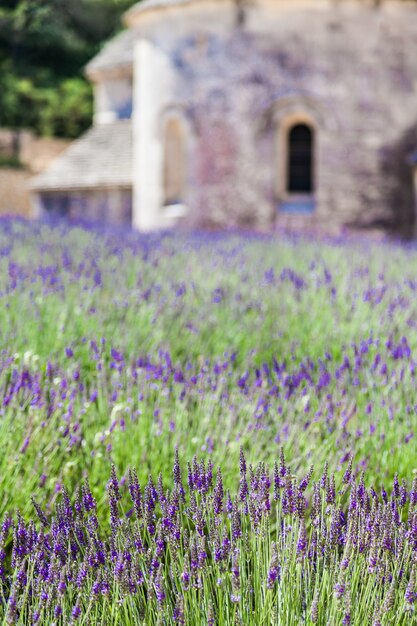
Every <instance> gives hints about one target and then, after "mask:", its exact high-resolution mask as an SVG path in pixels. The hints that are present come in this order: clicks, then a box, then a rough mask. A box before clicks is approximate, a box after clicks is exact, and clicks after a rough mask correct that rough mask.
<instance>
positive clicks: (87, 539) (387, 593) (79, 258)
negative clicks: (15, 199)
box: [0, 221, 417, 626]
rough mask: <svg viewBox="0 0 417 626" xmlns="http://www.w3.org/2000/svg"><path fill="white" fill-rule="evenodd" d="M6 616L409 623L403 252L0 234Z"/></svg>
mask: <svg viewBox="0 0 417 626" xmlns="http://www.w3.org/2000/svg"><path fill="white" fill-rule="evenodd" d="M0 266H1V272H0V341H1V345H0V394H1V409H0V411H1V419H0V429H1V431H0V489H1V499H0V507H1V512H0V513H1V515H2V519H3V521H2V527H1V530H0V544H1V545H0V623H1V624H7V625H8V624H22V625H23V624H24V625H29V624H39V625H41V624H42V625H43V624H45V625H46V624H48V625H49V624H51V625H52V624H56V625H57V626H58V625H67V624H84V625H87V624H88V625H91V626H93V625H96V624H102V625H103V626H113V625H119V624H120V625H124V624H126V625H133V624H141V625H142V624H143V625H165V624H166V625H171V624H186V625H189V626H200V625H207V626H217V625H218V626H225V625H230V626H235V625H236V624H240V625H242V626H246V625H249V626H263V625H265V626H268V625H273V624H274V625H278V624H279V625H283V626H287V625H288V626H298V625H301V624H306V625H310V624H319V625H321V626H335V625H350V624H351V625H355V626H362V625H367V624H369V625H372V626H379V625H381V626H382V625H391V624H392V625H408V624H417V613H416V609H417V578H416V574H417V572H416V567H417V460H416V447H415V434H416V430H417V419H416V411H417V394H416V382H417V335H416V325H417V279H416V274H417V249H414V248H413V247H411V246H408V247H406V246H400V245H399V244H382V243H379V244H378V243H370V242H369V241H364V242H361V241H355V242H349V241H320V242H314V241H309V240H306V239H299V240H297V239H289V238H284V237H280V238H278V237H267V236H261V235H252V236H249V235H246V236H243V235H238V234H224V235H214V234H204V235H203V234H195V235H182V234H178V233H177V234H176V235H175V236H174V235H151V236H150V235H148V236H146V237H145V236H139V235H138V234H135V233H132V232H122V231H120V232H114V231H113V232H110V231H106V230H102V231H98V230H89V229H83V228H78V227H72V228H71V227H69V226H64V225H59V224H58V225H49V226H48V225H39V224H30V225H29V224H26V223H24V222H19V221H14V222H13V221H3V222H1V223H0Z"/></svg>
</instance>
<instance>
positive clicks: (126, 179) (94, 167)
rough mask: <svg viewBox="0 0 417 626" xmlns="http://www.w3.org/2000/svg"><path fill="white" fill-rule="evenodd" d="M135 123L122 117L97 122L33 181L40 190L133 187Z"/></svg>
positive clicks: (32, 186)
mask: <svg viewBox="0 0 417 626" xmlns="http://www.w3.org/2000/svg"><path fill="white" fill-rule="evenodd" d="M132 147H133V137H132V124H131V121H130V120H121V121H117V122H112V123H109V124H97V125H96V126H93V127H92V128H90V130H89V131H87V132H86V133H85V135H83V136H82V137H81V138H80V139H77V140H76V141H74V143H73V144H71V146H70V147H69V148H68V150H66V151H65V152H64V153H63V154H62V155H61V156H60V157H58V158H57V159H56V161H54V162H53V163H52V165H51V167H50V168H49V169H47V170H46V172H44V173H43V174H41V175H40V176H36V178H33V179H32V181H31V188H32V189H34V190H38V191H53V190H55V191H59V190H63V191H64V190H69V189H93V188H95V187H130V186H131V185H132V169H133V166H132Z"/></svg>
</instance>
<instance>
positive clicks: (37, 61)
mask: <svg viewBox="0 0 417 626" xmlns="http://www.w3.org/2000/svg"><path fill="white" fill-rule="evenodd" d="M134 3H135V0H0V126H9V127H12V128H16V129H18V128H31V129H33V130H35V131H36V132H38V133H41V134H47V135H56V136H61V137H77V136H78V135H79V134H80V133H81V132H83V130H84V129H85V128H86V127H88V126H89V125H90V123H91V117H92V91H91V87H90V85H89V84H88V82H87V81H86V79H85V77H84V75H83V67H84V65H85V64H86V63H87V62H88V60H89V59H90V58H91V57H93V56H94V54H96V53H97V52H98V50H99V49H100V46H101V45H102V44H103V42H104V41H105V40H106V39H108V38H109V37H111V36H112V35H113V34H114V33H115V32H116V31H117V30H118V29H119V28H120V16H121V14H122V13H123V12H124V11H125V10H126V9H127V8H129V6H131V5H132V4H134Z"/></svg>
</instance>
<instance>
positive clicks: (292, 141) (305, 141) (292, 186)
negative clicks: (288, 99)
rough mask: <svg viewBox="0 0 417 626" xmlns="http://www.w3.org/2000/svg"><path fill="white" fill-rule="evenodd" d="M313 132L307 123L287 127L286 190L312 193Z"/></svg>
mask: <svg viewBox="0 0 417 626" xmlns="http://www.w3.org/2000/svg"><path fill="white" fill-rule="evenodd" d="M313 154H314V133H313V129H312V128H311V127H310V126H308V125H307V124H296V125H295V126H292V127H291V128H290V129H289V132H288V147H287V159H288V165H287V192H288V193H294V194H312V193H313V192H314V174H313V167H314V164H313Z"/></svg>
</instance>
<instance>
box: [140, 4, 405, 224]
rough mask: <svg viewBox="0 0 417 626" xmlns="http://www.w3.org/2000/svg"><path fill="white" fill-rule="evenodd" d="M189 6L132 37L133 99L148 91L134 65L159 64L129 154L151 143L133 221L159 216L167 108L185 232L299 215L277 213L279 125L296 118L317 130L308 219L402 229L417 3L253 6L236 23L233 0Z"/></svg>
mask: <svg viewBox="0 0 417 626" xmlns="http://www.w3.org/2000/svg"><path fill="white" fill-rule="evenodd" d="M198 4H199V3H195V4H193V5H189V9H187V8H186V7H183V9H182V10H178V11H177V12H175V11H174V10H171V11H167V12H166V16H165V17H164V15H165V14H164V13H163V12H162V11H161V12H160V13H159V14H158V17H157V18H156V17H155V19H154V20H153V21H152V20H150V19H149V20H148V23H147V25H146V28H147V31H146V35H147V40H146V44H139V46H140V45H142V50H143V52H142V57H141V56H140V54H139V55H137V57H136V61H137V64H138V66H137V67H136V68H135V71H136V75H137V76H138V77H139V80H138V81H137V85H136V89H137V92H136V95H137V102H138V103H139V104H140V103H141V101H142V100H143V98H144V97H145V96H144V95H143V94H144V91H143V90H144V89H145V87H146V84H145V83H144V82H143V80H142V82H141V80H140V76H141V72H142V71H145V73H147V74H149V75H150V74H151V73H152V72H154V71H155V70H156V69H157V70H158V73H157V76H158V82H157V86H158V90H157V91H156V88H155V90H154V93H149V91H148V92H147V95H146V98H147V101H146V102H145V103H144V104H145V106H144V107H143V108H141V107H140V106H139V107H138V111H139V112H140V114H139V112H138V116H137V118H139V117H140V121H137V124H138V125H139V126H140V128H141V129H145V131H144V132H145V135H143V134H141V131H140V129H139V126H137V128H136V133H137V134H136V140H137V142H138V144H139V147H138V148H137V155H140V154H143V155H145V154H146V150H147V149H150V151H151V152H152V154H153V156H152V159H148V160H146V159H145V157H142V159H140V158H139V160H138V161H137V163H138V166H140V168H141V175H140V177H141V180H142V181H147V185H148V190H147V198H145V197H143V198H141V197H140V196H139V197H137V201H136V203H135V214H136V216H139V217H136V221H137V222H138V221H139V222H140V221H141V219H142V218H141V215H143V214H144V213H145V212H147V213H148V215H147V216H146V222H147V226H148V227H156V226H158V225H160V224H161V223H162V221H161V220H162V219H163V211H162V207H161V205H160V197H161V193H160V187H161V175H160V172H161V171H162V168H163V154H162V149H161V142H160V131H158V129H160V128H162V127H163V124H164V120H166V116H167V114H171V115H173V116H175V115H177V116H178V117H179V118H180V119H182V120H183V123H184V125H185V126H186V128H187V129H188V139H187V142H188V152H187V154H188V157H187V164H186V165H187V181H188V186H187V194H186V196H187V197H186V199H185V201H186V204H187V205H188V208H189V212H188V217H187V218H186V222H187V224H188V225H189V226H190V227H200V226H208V227H225V226H228V225H234V226H236V225H237V226H241V227H256V228H264V229H270V228H271V227H273V226H274V225H276V224H277V223H278V224H280V223H285V222H289V223H291V222H295V223H297V222H299V221H300V220H299V218H298V217H297V218H295V219H292V218H291V217H290V218H288V217H287V216H286V215H285V214H283V207H288V204H287V200H288V198H286V197H284V196H283V194H282V193H281V192H280V190H281V189H282V187H283V185H282V181H280V177H282V176H283V174H282V172H283V171H284V170H285V167H284V166H283V162H284V161H285V159H286V155H285V153H284V151H283V149H282V142H281V141H280V133H281V134H282V129H283V128H286V126H287V125H288V120H289V119H293V118H294V119H295V118H297V117H299V116H300V117H306V118H308V119H309V120H310V121H311V123H312V124H313V125H314V128H315V131H316V137H317V146H316V153H315V170H316V181H317V186H316V193H315V197H314V200H315V205H316V209H315V212H314V214H313V215H312V216H309V217H308V220H309V221H310V223H311V224H312V225H314V227H318V228H324V229H327V230H337V229H338V228H346V227H347V228H354V229H375V228H384V229H387V230H389V231H392V232H396V233H400V234H402V235H405V236H410V235H411V234H412V233H413V230H414V222H415V217H414V216H415V203H414V199H413V178H412V171H411V169H410V166H409V164H407V156H408V154H409V153H410V150H411V149H412V148H415V146H416V145H417V98H416V92H417V64H416V62H415V59H416V58H417V7H416V6H415V5H412V4H409V3H407V2H394V1H385V2H383V3H381V4H380V6H379V7H376V6H367V4H366V3H361V2H347V1H346V2H338V3H337V2H336V3H335V2H330V1H329V2H325V1H320V2H316V3H315V4H314V3H313V2H302V1H300V2H295V1H294V2H287V3H286V2H266V1H264V2H259V3H252V5H251V7H252V8H250V9H249V10H248V11H247V13H246V15H245V16H244V19H242V16H240V19H239V20H236V19H235V17H236V16H235V13H234V12H233V10H232V8H231V4H230V3H226V2H223V3H217V8H215V4H216V3H211V4H213V6H211V4H210V3H202V4H201V8H200V9H199V8H198V6H197V5H198ZM187 6H188V5H187ZM206 6H207V7H209V8H207V10H206V12H205V9H204V7H206ZM145 45H146V54H145V53H144V50H145V48H144V46H145ZM164 59H165V60H164ZM145 63H148V65H147V67H146V68H145ZM154 75H155V74H154ZM141 99H142V100H141ZM146 129H147V130H146ZM158 132H159V134H158ZM138 184H139V185H140V183H138ZM145 199H146V200H147V202H146V203H145V202H144V200H145ZM158 203H159V204H158Z"/></svg>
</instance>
